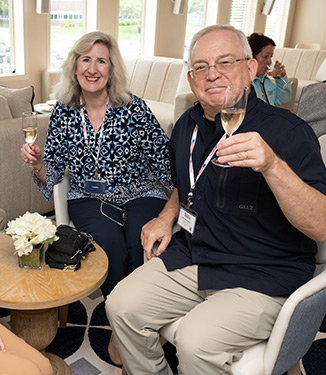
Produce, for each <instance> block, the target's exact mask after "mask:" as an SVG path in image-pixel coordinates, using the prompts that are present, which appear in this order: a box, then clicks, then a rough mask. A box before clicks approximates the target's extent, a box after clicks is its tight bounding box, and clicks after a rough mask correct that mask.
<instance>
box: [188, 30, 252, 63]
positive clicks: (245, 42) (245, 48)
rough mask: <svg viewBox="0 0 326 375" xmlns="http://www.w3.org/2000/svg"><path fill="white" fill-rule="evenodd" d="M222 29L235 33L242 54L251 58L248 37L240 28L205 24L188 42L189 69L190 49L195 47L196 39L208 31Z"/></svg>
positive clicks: (189, 61)
mask: <svg viewBox="0 0 326 375" xmlns="http://www.w3.org/2000/svg"><path fill="white" fill-rule="evenodd" d="M222 30H225V31H231V32H233V33H234V34H236V35H237V36H238V38H239V41H240V43H241V46H242V52H243V54H244V56H243V57H249V58H252V51H251V48H250V45H249V42H248V39H247V37H246V36H245V34H244V33H243V32H242V31H241V30H238V29H236V28H235V27H233V26H231V25H212V26H207V27H205V28H204V29H202V30H200V31H198V32H197V33H196V34H195V35H194V36H193V37H192V39H191V43H190V46H189V55H188V67H189V69H191V68H192V66H191V57H192V51H193V49H194V48H195V45H196V43H197V42H198V40H199V39H200V38H201V37H202V36H204V35H206V34H208V33H211V32H214V31H222Z"/></svg>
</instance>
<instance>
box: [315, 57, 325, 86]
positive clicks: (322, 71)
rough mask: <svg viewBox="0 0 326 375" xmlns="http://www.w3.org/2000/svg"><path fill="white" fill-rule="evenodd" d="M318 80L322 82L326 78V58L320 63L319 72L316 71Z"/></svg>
mask: <svg viewBox="0 0 326 375" xmlns="http://www.w3.org/2000/svg"><path fill="white" fill-rule="evenodd" d="M316 80H317V81H321V82H322V81H325V80H326V59H325V60H324V61H323V63H322V64H321V65H320V67H319V69H318V72H317V73H316Z"/></svg>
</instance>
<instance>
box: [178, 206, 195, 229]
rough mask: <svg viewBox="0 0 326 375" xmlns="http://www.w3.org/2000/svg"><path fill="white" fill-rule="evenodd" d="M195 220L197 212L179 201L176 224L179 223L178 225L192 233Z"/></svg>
mask: <svg viewBox="0 0 326 375" xmlns="http://www.w3.org/2000/svg"><path fill="white" fill-rule="evenodd" d="M196 221H197V212H196V211H194V210H192V209H191V208H189V207H187V206H185V205H184V204H183V203H181V204H180V211H179V217H178V224H179V225H180V227H181V228H182V229H184V230H186V231H187V232H188V233H190V234H191V235H193V234H194V231H195V226H196Z"/></svg>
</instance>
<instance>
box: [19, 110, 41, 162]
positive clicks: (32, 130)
mask: <svg viewBox="0 0 326 375" xmlns="http://www.w3.org/2000/svg"><path fill="white" fill-rule="evenodd" d="M22 127H23V134H24V140H25V143H27V144H28V145H29V147H32V146H33V144H34V142H35V140H36V138H37V128H38V127H37V115H36V112H30V111H27V112H23V114H22ZM25 164H26V165H30V166H33V162H32V161H29V162H26V163H25Z"/></svg>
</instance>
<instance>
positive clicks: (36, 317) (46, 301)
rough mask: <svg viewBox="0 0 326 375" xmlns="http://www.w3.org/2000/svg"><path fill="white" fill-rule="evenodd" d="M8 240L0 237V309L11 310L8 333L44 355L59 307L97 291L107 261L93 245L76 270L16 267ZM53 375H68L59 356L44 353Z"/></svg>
mask: <svg viewBox="0 0 326 375" xmlns="http://www.w3.org/2000/svg"><path fill="white" fill-rule="evenodd" d="M14 252H15V248H14V245H13V240H12V238H11V237H9V236H6V235H4V234H0V307H4V308H8V309H11V311H10V324H11V330H12V331H13V332H14V333H15V334H16V335H18V336H20V337H22V338H23V339H24V340H25V341H26V342H27V343H29V344H30V345H32V346H33V347H34V348H36V349H38V350H40V351H41V352H43V353H44V351H45V348H46V347H47V346H48V345H49V344H50V343H51V342H52V340H53V339H54V337H55V336H56V333H57V330H58V307H59V306H64V305H67V304H69V303H72V302H76V301H78V300H80V299H82V298H84V297H86V296H88V295H89V294H91V293H92V292H94V291H95V290H96V289H98V288H99V286H101V285H102V283H103V282H104V280H105V278H106V276H107V273H108V258H107V256H106V254H105V252H104V250H103V249H102V248H101V247H99V246H98V245H96V251H93V252H91V253H89V254H88V255H87V259H85V260H83V261H82V265H81V267H80V269H79V270H77V271H75V272H74V271H70V270H69V271H63V270H58V269H54V268H50V267H49V266H48V265H47V264H44V265H43V266H42V269H40V270H33V269H24V268H19V266H18V259H17V255H16V254H14ZM44 354H45V355H46V356H47V357H48V358H49V359H50V361H51V364H52V366H53V369H54V374H57V375H70V374H71V371H70V369H69V367H68V365H67V364H66V363H65V362H64V361H63V360H62V359H61V358H59V357H58V356H55V355H54V354H51V353H44Z"/></svg>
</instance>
